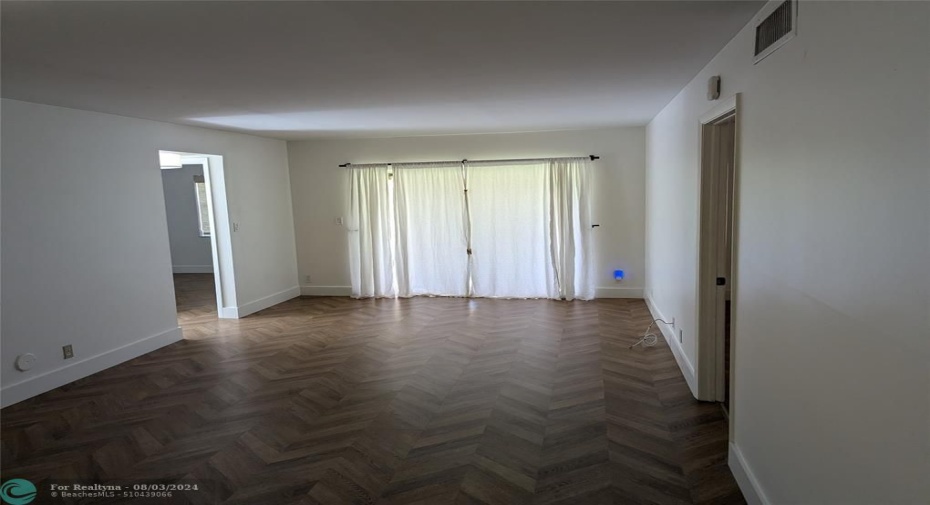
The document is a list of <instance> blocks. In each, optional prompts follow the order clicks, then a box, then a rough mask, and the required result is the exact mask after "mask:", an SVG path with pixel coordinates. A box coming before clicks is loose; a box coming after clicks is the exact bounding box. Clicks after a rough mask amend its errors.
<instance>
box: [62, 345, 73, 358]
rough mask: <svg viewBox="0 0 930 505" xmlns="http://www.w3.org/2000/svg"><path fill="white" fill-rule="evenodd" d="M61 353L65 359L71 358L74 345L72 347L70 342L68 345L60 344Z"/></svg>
mask: <svg viewBox="0 0 930 505" xmlns="http://www.w3.org/2000/svg"><path fill="white" fill-rule="evenodd" d="M61 354H62V355H63V356H64V358H65V359H71V358H73V357H74V347H72V346H71V344H68V345H66V346H62V348H61Z"/></svg>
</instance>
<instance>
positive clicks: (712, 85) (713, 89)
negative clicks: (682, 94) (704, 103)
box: [707, 75, 720, 100]
mask: <svg viewBox="0 0 930 505" xmlns="http://www.w3.org/2000/svg"><path fill="white" fill-rule="evenodd" d="M718 98H720V76H719V75H715V76H713V77H711V78H710V79H708V81H707V99H708V100H716V99H718Z"/></svg>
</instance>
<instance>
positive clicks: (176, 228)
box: [158, 151, 238, 338]
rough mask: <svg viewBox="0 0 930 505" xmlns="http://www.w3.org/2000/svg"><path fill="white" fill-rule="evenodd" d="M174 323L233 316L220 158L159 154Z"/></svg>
mask: <svg viewBox="0 0 930 505" xmlns="http://www.w3.org/2000/svg"><path fill="white" fill-rule="evenodd" d="M158 154H159V167H160V168H161V176H162V188H163V190H164V196H165V214H166V216H167V221H168V222H167V224H168V240H169V243H170V249H171V265H172V277H173V281H174V290H175V301H176V305H177V312H178V323H179V325H180V326H181V327H182V328H184V329H185V335H186V336H188V338H190V336H191V335H187V334H188V333H196V331H193V330H194V329H195V328H196V326H197V325H198V324H202V323H209V322H212V321H216V319H217V318H236V317H238V310H237V309H236V303H235V296H236V294H235V277H234V270H233V268H232V248H231V240H230V231H231V230H230V226H229V219H228V215H229V212H228V204H227V201H226V184H225V177H224V172H223V157H222V156H217V155H210V154H199V153H186V152H178V151H159V153H158Z"/></svg>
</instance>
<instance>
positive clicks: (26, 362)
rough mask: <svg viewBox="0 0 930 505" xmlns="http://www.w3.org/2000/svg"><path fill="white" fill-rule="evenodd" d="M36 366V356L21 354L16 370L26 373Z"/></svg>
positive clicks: (17, 359) (17, 360) (18, 357)
mask: <svg viewBox="0 0 930 505" xmlns="http://www.w3.org/2000/svg"><path fill="white" fill-rule="evenodd" d="M35 364H36V355H35V354H32V353H29V352H27V353H26V354H20V355H19V356H17V357H16V369H17V370H19V371H20V372H25V371H26V370H29V369H31V368H32V365H35Z"/></svg>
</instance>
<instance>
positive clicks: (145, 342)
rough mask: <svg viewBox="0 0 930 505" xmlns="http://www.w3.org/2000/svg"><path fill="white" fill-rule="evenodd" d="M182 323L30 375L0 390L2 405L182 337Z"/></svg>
mask: <svg viewBox="0 0 930 505" xmlns="http://www.w3.org/2000/svg"><path fill="white" fill-rule="evenodd" d="M183 338H184V334H183V333H182V331H181V328H180V327H175V328H172V329H170V330H167V331H163V332H161V333H159V334H157V335H152V336H150V337H146V338H143V339H141V340H137V341H135V342H131V343H129V344H126V345H124V346H122V347H117V348H116V349H111V350H109V351H107V352H104V353H100V354H97V355H96V356H90V357H88V358H84V359H83V360H81V361H78V362H76V363H72V364H69V365H67V366H64V367H61V368H58V369H55V370H51V371H48V372H45V373H43V374H41V375H36V376H35V377H30V378H28V379H25V380H23V381H20V382H17V383H15V384H10V385H7V386H5V387H4V388H3V389H2V390H0V406H2V407H7V406H9V405H13V404H14V403H19V402H21V401H23V400H26V399H28V398H32V397H33V396H38V395H40V394H42V393H45V392H48V391H51V390H53V389H55V388H57V387H60V386H64V385H65V384H68V383H71V382H74V381H76V380H78V379H82V378H84V377H87V376H89V375H93V374H95V373H97V372H100V371H102V370H106V369H107V368H110V367H112V366H115V365H118V364H120V363H123V362H124V361H129V360H131V359H133V358H138V357H139V356H142V355H143V354H146V353H149V352H152V351H154V350H156V349H159V348H161V347H164V346H166V345H169V344H173V343H175V342H178V341H179V340H182V339H183Z"/></svg>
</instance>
